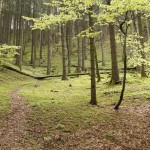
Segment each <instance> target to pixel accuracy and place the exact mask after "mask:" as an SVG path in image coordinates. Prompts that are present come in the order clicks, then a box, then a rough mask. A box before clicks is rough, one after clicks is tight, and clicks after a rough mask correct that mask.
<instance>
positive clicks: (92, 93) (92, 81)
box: [89, 6, 97, 105]
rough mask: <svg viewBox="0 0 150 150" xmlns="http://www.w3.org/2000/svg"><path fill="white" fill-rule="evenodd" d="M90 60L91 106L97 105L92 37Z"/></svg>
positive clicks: (90, 22)
mask: <svg viewBox="0 0 150 150" xmlns="http://www.w3.org/2000/svg"><path fill="white" fill-rule="evenodd" d="M92 10H93V6H91V7H90V8H89V27H90V31H89V32H90V33H92V32H93V31H92V29H93V25H94V20H93V18H92ZM89 40H90V59H91V101H90V103H91V104H92V105H96V104H97V100H96V82H95V43H94V37H90V38H89Z"/></svg>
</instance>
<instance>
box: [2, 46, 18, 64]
mask: <svg viewBox="0 0 150 150" xmlns="http://www.w3.org/2000/svg"><path fill="white" fill-rule="evenodd" d="M18 49H20V46H10V45H6V44H4V45H0V66H3V65H6V64H8V63H11V62H12V61H13V60H14V56H15V55H18V53H17V50H18Z"/></svg>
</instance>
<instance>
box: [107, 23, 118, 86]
mask: <svg viewBox="0 0 150 150" xmlns="http://www.w3.org/2000/svg"><path fill="white" fill-rule="evenodd" d="M109 33H110V47H111V65H112V76H111V81H110V84H118V83H119V71H118V62H117V52H116V41H115V30H114V25H113V24H111V23H110V24H109Z"/></svg>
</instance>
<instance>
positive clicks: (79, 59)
mask: <svg viewBox="0 0 150 150" xmlns="http://www.w3.org/2000/svg"><path fill="white" fill-rule="evenodd" d="M79 33H80V21H79V20H77V34H79ZM80 44H81V43H80V38H79V37H77V46H78V67H77V72H78V73H80V72H81V47H80Z"/></svg>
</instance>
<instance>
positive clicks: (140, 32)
mask: <svg viewBox="0 0 150 150" xmlns="http://www.w3.org/2000/svg"><path fill="white" fill-rule="evenodd" d="M137 20H138V30H139V36H141V37H142V38H140V43H141V45H142V49H144V39H143V38H144V36H143V32H142V18H141V14H140V13H139V14H138V16H137ZM141 55H142V58H143V59H145V52H144V51H143V50H141ZM141 77H146V71H145V64H144V63H142V64H141Z"/></svg>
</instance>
